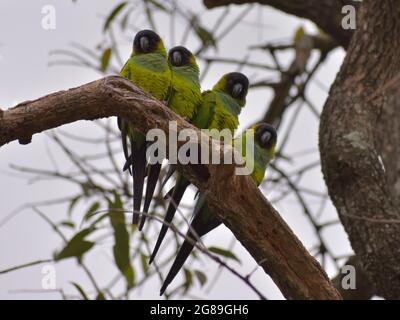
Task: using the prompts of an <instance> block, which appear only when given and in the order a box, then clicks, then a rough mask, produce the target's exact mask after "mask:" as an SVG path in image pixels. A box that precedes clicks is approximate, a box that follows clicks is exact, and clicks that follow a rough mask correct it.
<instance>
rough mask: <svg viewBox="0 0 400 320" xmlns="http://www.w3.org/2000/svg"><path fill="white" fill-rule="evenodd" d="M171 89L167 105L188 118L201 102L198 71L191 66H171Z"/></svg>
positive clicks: (191, 116) (190, 117)
mask: <svg viewBox="0 0 400 320" xmlns="http://www.w3.org/2000/svg"><path fill="white" fill-rule="evenodd" d="M171 69H172V90H171V96H170V97H169V99H168V106H169V107H170V108H171V109H172V110H173V111H174V112H176V113H177V114H179V115H180V116H182V117H185V118H187V119H189V120H191V119H192V118H193V115H194V113H195V111H196V109H197V108H198V106H199V105H200V104H201V102H202V96H201V91H200V83H199V77H198V73H197V72H196V71H195V70H193V69H192V68H189V67H188V68H186V67H179V68H176V67H171Z"/></svg>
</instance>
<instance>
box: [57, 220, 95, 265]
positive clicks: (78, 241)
mask: <svg viewBox="0 0 400 320" xmlns="http://www.w3.org/2000/svg"><path fill="white" fill-rule="evenodd" d="M94 230H95V229H94V228H87V229H83V230H82V231H79V232H78V233H77V234H75V235H74V236H73V237H72V238H71V240H69V242H68V243H67V244H66V245H65V247H64V248H63V249H62V250H61V251H60V252H58V253H56V254H55V255H54V259H55V260H62V259H66V258H70V257H77V258H78V259H80V258H81V257H82V255H83V254H84V253H86V252H87V251H89V250H90V249H91V248H92V247H93V246H94V242H92V241H86V240H85V239H84V238H85V237H86V236H88V235H89V234H90V233H91V232H93V231H94Z"/></svg>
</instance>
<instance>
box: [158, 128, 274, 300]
mask: <svg viewBox="0 0 400 320" xmlns="http://www.w3.org/2000/svg"><path fill="white" fill-rule="evenodd" d="M247 137H250V138H251V139H252V142H254V143H253V144H254V150H251V152H248V151H249V150H247V149H246V140H247ZM276 140H277V135H276V131H275V129H274V128H273V127H272V126H270V125H269V124H266V123H261V124H258V125H255V126H253V127H251V128H250V130H249V132H248V133H246V132H244V133H242V135H241V136H240V137H239V138H236V139H234V140H233V146H234V147H235V148H237V149H238V150H240V152H241V154H242V156H243V158H244V159H245V165H246V167H247V168H249V169H252V168H254V171H253V172H252V173H251V177H252V179H253V180H254V182H255V183H256V184H257V186H258V185H260V183H261V182H262V180H263V179H264V175H265V170H266V169H267V166H268V164H269V162H270V161H271V160H272V158H273V157H274V154H275V145H276ZM220 224H221V222H220V221H219V219H218V218H217V217H216V216H215V215H214V213H213V212H212V211H211V210H210V208H209V207H208V205H207V202H206V200H205V197H204V196H203V195H200V196H199V199H198V201H197V203H196V205H195V209H194V213H193V220H192V222H191V223H190V227H189V230H188V232H187V234H186V239H185V241H184V242H183V244H182V246H181V247H180V249H179V251H178V254H177V256H176V258H175V261H174V263H173V265H172V267H171V269H170V271H169V273H168V275H167V277H166V278H165V281H164V283H163V285H162V287H161V290H160V294H163V293H164V291H165V290H166V288H167V287H168V285H169V284H170V283H171V282H172V280H173V279H174V278H175V276H176V275H177V274H178V272H179V270H180V269H181V268H182V266H183V265H184V263H185V261H186V259H187V258H188V257H189V255H190V253H191V252H192V250H193V248H194V243H195V242H196V241H198V238H199V237H202V236H204V235H205V234H207V233H208V232H210V231H211V230H213V229H215V228H216V227H218V226H219V225H220ZM188 239H191V241H190V240H188Z"/></svg>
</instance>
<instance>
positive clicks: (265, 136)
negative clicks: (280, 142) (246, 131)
mask: <svg viewBox="0 0 400 320" xmlns="http://www.w3.org/2000/svg"><path fill="white" fill-rule="evenodd" d="M271 138H272V135H271V133H270V132H269V131H266V132H264V133H263V134H262V136H261V141H262V143H263V144H264V145H267V144H268V142H269V140H270V139H271Z"/></svg>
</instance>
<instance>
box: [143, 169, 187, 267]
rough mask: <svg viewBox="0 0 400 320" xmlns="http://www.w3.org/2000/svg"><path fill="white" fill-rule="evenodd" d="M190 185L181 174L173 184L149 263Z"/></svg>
mask: <svg viewBox="0 0 400 320" xmlns="http://www.w3.org/2000/svg"><path fill="white" fill-rule="evenodd" d="M189 185H190V182H189V180H187V179H186V178H184V177H183V176H181V177H180V179H179V180H178V182H177V184H176V185H175V188H174V191H173V193H172V196H171V200H170V202H169V204H168V209H167V213H166V214H165V217H164V224H163V225H162V227H161V231H160V234H159V235H158V238H157V242H156V245H155V247H154V250H153V253H152V254H151V256H150V260H149V264H151V263H152V262H153V260H154V258H155V256H156V254H157V252H158V250H159V249H160V246H161V243H162V241H163V240H164V237H165V235H166V233H167V231H168V228H169V224H170V223H171V221H172V219H173V218H174V215H175V212H176V209H177V208H178V206H179V203H180V202H181V200H182V197H183V195H184V193H185V191H186V189H187V187H188V186H189Z"/></svg>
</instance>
